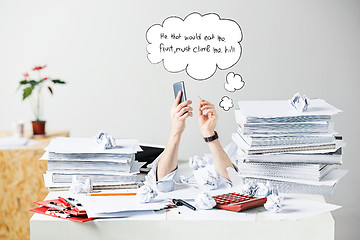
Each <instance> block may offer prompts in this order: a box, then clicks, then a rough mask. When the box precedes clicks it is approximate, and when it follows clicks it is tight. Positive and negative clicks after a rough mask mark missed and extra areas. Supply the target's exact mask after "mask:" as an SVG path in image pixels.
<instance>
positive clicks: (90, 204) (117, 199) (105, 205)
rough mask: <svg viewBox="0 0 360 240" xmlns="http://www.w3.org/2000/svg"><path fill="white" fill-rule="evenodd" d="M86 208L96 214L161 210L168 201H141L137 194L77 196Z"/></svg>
mask: <svg viewBox="0 0 360 240" xmlns="http://www.w3.org/2000/svg"><path fill="white" fill-rule="evenodd" d="M75 199H77V200H78V201H79V202H80V203H81V204H82V205H83V206H84V208H85V210H86V211H88V210H89V211H91V212H92V213H94V214H98V213H116V212H124V211H143V210H159V209H161V208H163V207H164V206H165V205H166V204H168V203H169V202H168V201H160V200H156V199H155V200H154V201H153V202H151V203H145V204H142V203H139V201H138V200H137V198H136V196H134V195H130V196H84V195H78V196H76V197H75Z"/></svg>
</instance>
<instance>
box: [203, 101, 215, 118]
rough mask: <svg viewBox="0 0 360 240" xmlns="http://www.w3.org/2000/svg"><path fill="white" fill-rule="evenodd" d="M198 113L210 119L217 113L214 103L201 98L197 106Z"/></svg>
mask: <svg viewBox="0 0 360 240" xmlns="http://www.w3.org/2000/svg"><path fill="white" fill-rule="evenodd" d="M198 114H199V115H205V116H207V117H208V118H210V119H212V118H215V117H216V115H217V113H216V110H215V106H214V104H212V103H210V102H208V101H205V100H202V101H201V102H200V104H199V108H198Z"/></svg>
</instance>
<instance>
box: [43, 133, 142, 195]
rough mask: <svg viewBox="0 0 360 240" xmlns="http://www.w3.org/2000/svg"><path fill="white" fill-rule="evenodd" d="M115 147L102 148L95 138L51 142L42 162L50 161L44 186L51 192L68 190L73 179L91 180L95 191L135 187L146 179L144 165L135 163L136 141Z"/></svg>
mask: <svg viewBox="0 0 360 240" xmlns="http://www.w3.org/2000/svg"><path fill="white" fill-rule="evenodd" d="M115 142H116V146H117V147H115V148H112V149H103V148H102V147H101V146H100V145H98V144H97V143H96V140H95V139H92V138H65V137H59V138H55V139H53V140H51V142H50V144H49V145H48V146H47V147H46V148H45V150H46V152H45V154H44V155H43V156H42V157H41V159H40V160H47V164H48V170H47V171H46V174H44V180H45V186H46V187H48V188H49V189H50V191H51V190H66V189H68V188H69V187H70V185H71V183H72V179H73V176H77V178H78V179H79V180H80V181H81V180H83V181H85V179H87V178H89V179H90V180H91V182H92V184H93V186H94V188H95V189H99V190H101V189H117V188H132V187H133V188H135V187H137V186H138V183H140V181H141V180H142V179H143V176H140V175H139V169H140V167H141V166H142V165H143V164H144V163H140V162H137V161H135V153H136V152H138V151H141V148H140V146H139V143H138V141H137V140H135V139H115Z"/></svg>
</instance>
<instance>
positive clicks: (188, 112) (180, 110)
mask: <svg viewBox="0 0 360 240" xmlns="http://www.w3.org/2000/svg"><path fill="white" fill-rule="evenodd" d="M181 95H182V92H181V91H179V93H178V95H177V97H176V99H175V101H174V104H173V106H172V108H171V111H170V114H171V123H172V132H173V133H174V134H182V133H183V132H184V129H185V120H186V119H187V118H188V117H192V116H193V113H192V110H193V108H192V107H191V106H189V105H190V104H191V103H192V101H191V100H187V101H185V102H182V103H180V99H181ZM179 103H180V104H179Z"/></svg>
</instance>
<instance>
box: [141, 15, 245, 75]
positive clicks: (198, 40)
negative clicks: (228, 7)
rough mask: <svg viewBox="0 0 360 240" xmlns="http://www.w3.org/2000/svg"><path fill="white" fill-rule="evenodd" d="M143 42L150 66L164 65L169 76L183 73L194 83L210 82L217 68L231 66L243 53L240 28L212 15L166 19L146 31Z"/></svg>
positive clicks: (229, 20)
mask: <svg viewBox="0 0 360 240" xmlns="http://www.w3.org/2000/svg"><path fill="white" fill-rule="evenodd" d="M146 39H147V41H148V43H149V45H148V46H147V52H148V59H149V61H150V62H151V63H153V64H157V63H160V62H163V65H164V68H165V69H166V70H167V71H169V72H180V71H183V70H186V72H187V74H188V75H189V76H190V77H192V78H193V79H195V80H205V79H208V78H210V77H211V76H213V75H214V74H215V72H216V69H217V68H219V69H221V70H225V69H228V68H230V67H232V66H234V65H235V64H236V63H237V62H238V61H239V59H240V56H241V51H242V49H241V45H240V42H241V40H242V32H241V28H240V26H239V25H238V24H237V23H236V22H235V21H233V20H231V19H221V18H220V17H219V15H217V14H215V13H208V14H205V15H201V14H199V13H191V14H189V15H188V16H187V17H186V18H185V19H181V18H179V17H169V18H166V19H165V20H164V21H163V23H162V24H155V25H152V26H151V27H150V28H149V29H148V30H147V32H146Z"/></svg>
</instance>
